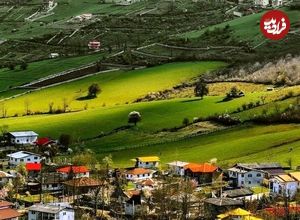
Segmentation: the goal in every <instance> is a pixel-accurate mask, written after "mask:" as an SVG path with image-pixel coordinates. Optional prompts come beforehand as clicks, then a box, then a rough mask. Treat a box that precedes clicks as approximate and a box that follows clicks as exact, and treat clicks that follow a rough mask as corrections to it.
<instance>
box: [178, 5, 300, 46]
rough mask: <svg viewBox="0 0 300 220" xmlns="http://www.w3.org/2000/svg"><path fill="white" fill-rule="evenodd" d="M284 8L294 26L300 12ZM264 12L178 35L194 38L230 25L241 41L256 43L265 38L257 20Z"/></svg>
mask: <svg viewBox="0 0 300 220" xmlns="http://www.w3.org/2000/svg"><path fill="white" fill-rule="evenodd" d="M281 10H284V11H285V12H286V13H287V14H288V16H289V18H290V21H291V26H292V27H294V24H295V23H296V22H298V21H299V19H300V13H299V11H297V10H288V9H281ZM264 13H265V11H264V12H261V13H258V14H253V15H248V16H244V17H241V18H236V19H234V20H231V21H228V22H223V23H221V24H217V25H213V26H210V27H208V28H204V29H202V30H196V31H191V32H187V33H184V34H181V35H179V37H180V38H189V39H195V38H199V37H200V36H201V35H202V34H203V33H204V32H205V31H206V30H213V29H214V28H224V27H225V26H226V25H230V27H231V29H232V30H233V35H234V36H235V37H236V38H237V39H239V40H243V41H246V40H248V41H250V42H252V43H253V44H257V43H259V42H261V41H263V40H265V38H264V36H263V35H262V34H261V32H260V28H259V21H260V19H261V16H262V15H263V14H264Z"/></svg>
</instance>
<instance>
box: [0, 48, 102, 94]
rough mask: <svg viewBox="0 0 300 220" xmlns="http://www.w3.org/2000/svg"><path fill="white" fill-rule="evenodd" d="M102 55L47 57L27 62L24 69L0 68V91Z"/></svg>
mask: <svg viewBox="0 0 300 220" xmlns="http://www.w3.org/2000/svg"><path fill="white" fill-rule="evenodd" d="M102 56H103V54H99V53H97V54H92V55H87V56H81V57H72V58H58V59H48V60H43V61H38V62H33V63H29V64H28V68H27V69H26V70H20V69H19V67H17V68H16V69H15V70H9V69H7V68H3V69H0V91H3V90H7V89H9V88H10V87H15V86H20V85H22V84H25V83H29V82H31V81H33V80H37V79H39V78H42V77H46V76H48V75H51V74H55V73H59V72H62V71H65V70H68V69H70V68H76V67H79V66H81V65H84V64H88V63H91V62H95V61H97V60H99V59H100V58H101V57H102ZM1 97H2V94H1V93H0V99H1Z"/></svg>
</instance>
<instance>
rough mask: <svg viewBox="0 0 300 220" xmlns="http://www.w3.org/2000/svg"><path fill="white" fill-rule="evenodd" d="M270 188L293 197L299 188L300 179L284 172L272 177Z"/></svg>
mask: <svg viewBox="0 0 300 220" xmlns="http://www.w3.org/2000/svg"><path fill="white" fill-rule="evenodd" d="M270 189H271V191H272V192H273V193H276V194H278V195H281V196H286V197H293V196H294V195H295V194H296V192H297V189H298V181H297V180H295V179H294V178H292V177H291V176H290V175H288V174H282V175H278V176H275V177H273V178H272V179H270Z"/></svg>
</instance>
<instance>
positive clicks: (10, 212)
mask: <svg viewBox="0 0 300 220" xmlns="http://www.w3.org/2000/svg"><path fill="white" fill-rule="evenodd" d="M12 207H13V204H12V203H10V202H7V201H0V220H18V219H19V217H21V214H20V213H19V212H17V211H16V210H15V209H13V208H12Z"/></svg>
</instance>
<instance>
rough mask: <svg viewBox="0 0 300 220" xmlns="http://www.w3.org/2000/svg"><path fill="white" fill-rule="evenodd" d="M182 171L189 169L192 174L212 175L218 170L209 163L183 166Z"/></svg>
mask: <svg viewBox="0 0 300 220" xmlns="http://www.w3.org/2000/svg"><path fill="white" fill-rule="evenodd" d="M184 169H185V170H187V169H189V170H191V171H192V172H193V173H213V172H215V171H216V170H217V169H218V167H216V166H214V165H212V164H210V163H202V164H197V163H189V164H187V165H185V166H184Z"/></svg>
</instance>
